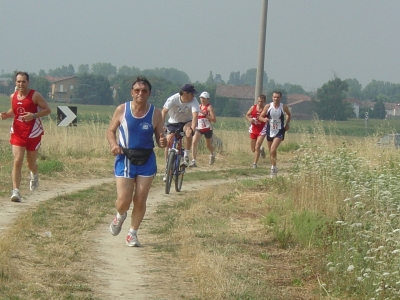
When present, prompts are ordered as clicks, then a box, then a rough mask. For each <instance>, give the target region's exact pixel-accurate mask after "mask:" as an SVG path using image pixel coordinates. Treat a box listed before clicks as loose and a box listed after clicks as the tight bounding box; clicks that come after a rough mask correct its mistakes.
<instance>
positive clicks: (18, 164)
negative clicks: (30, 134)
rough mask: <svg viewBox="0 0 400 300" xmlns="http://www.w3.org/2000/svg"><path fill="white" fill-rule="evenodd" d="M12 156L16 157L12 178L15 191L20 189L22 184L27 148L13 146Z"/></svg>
mask: <svg viewBox="0 0 400 300" xmlns="http://www.w3.org/2000/svg"><path fill="white" fill-rule="evenodd" d="M12 154H13V156H14V162H13V169H12V173H11V178H12V182H13V189H19V186H20V184H21V177H22V175H21V172H22V163H23V161H24V154H25V147H20V146H15V145H13V146H12Z"/></svg>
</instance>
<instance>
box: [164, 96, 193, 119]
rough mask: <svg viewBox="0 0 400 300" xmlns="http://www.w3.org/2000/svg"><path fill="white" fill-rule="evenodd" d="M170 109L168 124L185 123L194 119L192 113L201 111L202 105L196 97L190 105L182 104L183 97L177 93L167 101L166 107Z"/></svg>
mask: <svg viewBox="0 0 400 300" xmlns="http://www.w3.org/2000/svg"><path fill="white" fill-rule="evenodd" d="M163 107H165V108H166V109H168V115H169V119H168V123H183V122H185V123H186V122H189V121H191V120H192V119H193V117H192V113H194V112H199V111H200V105H199V102H198V101H197V99H196V97H193V99H192V101H190V102H188V103H182V101H181V95H179V93H176V94H175V95H172V96H171V97H169V98H168V99H167V101H166V102H165V104H164V106H163Z"/></svg>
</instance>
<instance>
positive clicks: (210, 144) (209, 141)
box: [206, 138, 215, 155]
mask: <svg viewBox="0 0 400 300" xmlns="http://www.w3.org/2000/svg"><path fill="white" fill-rule="evenodd" d="M206 146H207V149H208V151H210V154H211V155H215V154H214V145H213V140H212V138H209V139H207V138H206Z"/></svg>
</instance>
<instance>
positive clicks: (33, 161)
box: [26, 150, 38, 175]
mask: <svg viewBox="0 0 400 300" xmlns="http://www.w3.org/2000/svg"><path fill="white" fill-rule="evenodd" d="M37 156H38V150H35V151H28V150H27V151H26V163H27V165H28V169H29V171H31V172H32V173H33V175H36V174H37V173H38V164H37Z"/></svg>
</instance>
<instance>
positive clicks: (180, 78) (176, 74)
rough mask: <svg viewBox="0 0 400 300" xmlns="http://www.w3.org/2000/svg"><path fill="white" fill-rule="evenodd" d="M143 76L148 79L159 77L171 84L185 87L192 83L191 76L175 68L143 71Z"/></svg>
mask: <svg viewBox="0 0 400 300" xmlns="http://www.w3.org/2000/svg"><path fill="white" fill-rule="evenodd" d="M142 74H143V75H144V76H146V77H147V78H150V77H159V78H164V79H166V80H168V81H170V82H175V83H178V84H179V85H181V86H182V85H184V84H185V83H189V82H190V78H189V76H188V75H187V74H186V73H185V72H183V71H179V70H177V69H174V68H155V69H146V70H143V72H142Z"/></svg>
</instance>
